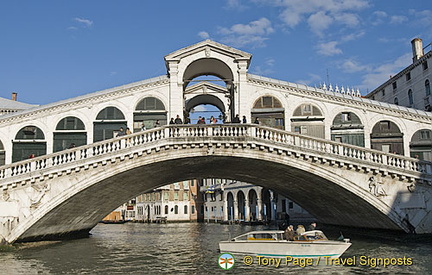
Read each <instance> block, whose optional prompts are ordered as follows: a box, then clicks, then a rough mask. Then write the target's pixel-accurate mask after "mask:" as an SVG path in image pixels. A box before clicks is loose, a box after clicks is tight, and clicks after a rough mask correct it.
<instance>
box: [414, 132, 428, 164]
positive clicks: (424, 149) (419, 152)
mask: <svg viewBox="0 0 432 275" xmlns="http://www.w3.org/2000/svg"><path fill="white" fill-rule="evenodd" d="M410 155H411V157H413V158H417V159H421V160H427V161H432V131H431V130H429V129H421V130H418V131H417V132H415V133H414V135H413V136H412V138H411V142H410Z"/></svg>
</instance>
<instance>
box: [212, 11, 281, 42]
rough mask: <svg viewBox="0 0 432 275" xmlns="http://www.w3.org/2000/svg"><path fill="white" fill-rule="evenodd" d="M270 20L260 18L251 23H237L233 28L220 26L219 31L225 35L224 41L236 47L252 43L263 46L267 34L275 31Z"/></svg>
mask: <svg viewBox="0 0 432 275" xmlns="http://www.w3.org/2000/svg"><path fill="white" fill-rule="evenodd" d="M273 32H274V30H273V28H272V26H271V22H270V20H268V19H267V18H260V19H259V20H256V21H252V22H250V23H249V24H236V25H233V26H232V27H231V28H219V30H218V33H219V34H222V35H223V36H224V37H223V38H222V39H221V40H222V42H223V43H228V44H231V45H233V46H234V47H241V46H245V45H248V44H251V45H253V46H255V47H263V46H264V45H265V43H264V41H265V40H267V39H268V38H267V36H268V35H269V34H271V33H273Z"/></svg>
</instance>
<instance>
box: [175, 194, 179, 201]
mask: <svg viewBox="0 0 432 275" xmlns="http://www.w3.org/2000/svg"><path fill="white" fill-rule="evenodd" d="M178 199H179V192H174V200H175V201H178Z"/></svg>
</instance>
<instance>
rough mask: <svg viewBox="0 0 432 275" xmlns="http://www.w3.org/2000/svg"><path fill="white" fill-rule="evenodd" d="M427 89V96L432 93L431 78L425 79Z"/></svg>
mask: <svg viewBox="0 0 432 275" xmlns="http://www.w3.org/2000/svg"><path fill="white" fill-rule="evenodd" d="M425 91H426V96H428V95H430V94H431V89H430V83H429V79H426V81H425Z"/></svg>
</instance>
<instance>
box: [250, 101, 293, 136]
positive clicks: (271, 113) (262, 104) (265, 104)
mask: <svg viewBox="0 0 432 275" xmlns="http://www.w3.org/2000/svg"><path fill="white" fill-rule="evenodd" d="M251 111H252V114H251V115H252V122H254V121H256V119H257V118H258V120H259V124H261V125H264V126H269V127H274V128H279V129H285V121H284V111H285V109H284V108H283V106H282V103H281V102H280V101H279V100H278V99H277V98H275V97H273V96H262V97H260V98H258V99H257V100H256V101H255V103H254V106H253V108H252V110H251Z"/></svg>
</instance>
